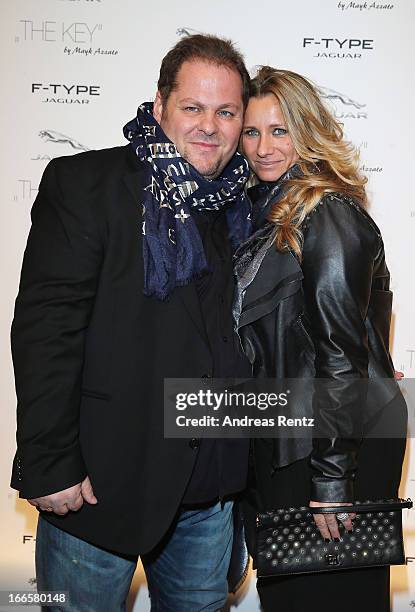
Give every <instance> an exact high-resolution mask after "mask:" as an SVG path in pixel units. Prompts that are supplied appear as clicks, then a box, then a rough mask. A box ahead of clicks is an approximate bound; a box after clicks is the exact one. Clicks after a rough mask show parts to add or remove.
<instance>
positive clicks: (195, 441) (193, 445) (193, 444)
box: [189, 438, 199, 450]
mask: <svg viewBox="0 0 415 612" xmlns="http://www.w3.org/2000/svg"><path fill="white" fill-rule="evenodd" d="M189 446H190V448H193V450H195V449H196V448H199V440H198V439H197V438H192V439H191V440H190V442H189Z"/></svg>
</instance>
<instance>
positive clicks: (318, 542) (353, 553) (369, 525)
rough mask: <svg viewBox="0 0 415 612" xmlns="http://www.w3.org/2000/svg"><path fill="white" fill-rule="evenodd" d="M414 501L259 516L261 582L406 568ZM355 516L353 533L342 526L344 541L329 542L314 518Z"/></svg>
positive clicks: (258, 548) (258, 544)
mask: <svg viewBox="0 0 415 612" xmlns="http://www.w3.org/2000/svg"><path fill="white" fill-rule="evenodd" d="M403 508H412V501H411V500H410V499H408V500H403V499H391V500H381V501H375V502H374V501H367V502H362V503H361V502H355V503H354V504H353V506H336V507H326V508H306V507H302V508H298V509H295V508H288V509H280V510H275V511H272V512H266V513H262V514H258V515H257V560H256V561H257V570H258V572H257V575H258V577H266V576H278V575H284V574H302V573H309V572H323V571H333V570H341V569H351V568H363V567H373V566H376V565H401V564H404V563H405V552H404V547H403V536H402V509H403ZM342 512H356V518H355V519H354V520H353V531H352V532H347V531H346V530H345V528H344V526H343V523H341V522H339V532H340V541H334V540H331V541H330V542H326V541H325V540H324V539H323V537H322V536H321V534H320V531H319V530H318V528H317V527H316V525H315V523H314V519H313V514H317V513H318V514H327V513H334V514H339V513H342Z"/></svg>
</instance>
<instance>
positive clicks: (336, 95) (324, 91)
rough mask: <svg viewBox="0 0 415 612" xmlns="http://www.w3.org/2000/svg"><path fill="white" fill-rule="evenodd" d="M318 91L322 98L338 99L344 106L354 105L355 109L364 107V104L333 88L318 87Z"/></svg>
mask: <svg viewBox="0 0 415 612" xmlns="http://www.w3.org/2000/svg"><path fill="white" fill-rule="evenodd" d="M319 92H320V95H321V97H322V98H324V99H325V100H333V101H335V100H339V101H340V102H341V103H342V104H344V105H345V106H354V107H355V108H357V109H361V108H364V107H365V106H366V104H360V102H356V100H352V99H351V98H349V96H346V95H345V94H342V93H340V92H338V91H336V90H335V89H329V88H328V87H319Z"/></svg>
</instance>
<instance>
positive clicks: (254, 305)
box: [238, 245, 303, 327]
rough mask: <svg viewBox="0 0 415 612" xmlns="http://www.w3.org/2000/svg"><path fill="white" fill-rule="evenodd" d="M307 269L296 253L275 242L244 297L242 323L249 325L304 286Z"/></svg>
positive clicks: (240, 324) (240, 320)
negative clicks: (304, 273)
mask: <svg viewBox="0 0 415 612" xmlns="http://www.w3.org/2000/svg"><path fill="white" fill-rule="evenodd" d="M302 279H303V272H302V270H301V267H300V264H299V263H298V261H297V260H296V258H295V257H294V255H293V254H292V253H291V252H289V251H287V252H285V253H281V252H279V251H277V250H276V249H275V247H274V246H273V245H271V246H270V247H269V248H268V250H267V253H266V255H265V257H264V258H263V260H262V263H261V264H260V266H259V268H258V271H257V273H256V274H255V277H254V279H253V281H252V282H251V283H250V285H249V286H248V287H247V289H246V291H245V293H244V295H243V299H242V311H241V315H240V318H239V323H238V327H242V326H244V325H248V324H249V323H252V321H255V320H256V319H259V318H261V317H263V316H264V315H266V314H268V313H269V312H271V311H272V310H274V309H275V307H276V305H277V304H278V302H279V301H281V300H282V299H284V298H286V297H288V296H289V295H293V294H294V293H296V292H297V291H299V290H300V289H301V281H302Z"/></svg>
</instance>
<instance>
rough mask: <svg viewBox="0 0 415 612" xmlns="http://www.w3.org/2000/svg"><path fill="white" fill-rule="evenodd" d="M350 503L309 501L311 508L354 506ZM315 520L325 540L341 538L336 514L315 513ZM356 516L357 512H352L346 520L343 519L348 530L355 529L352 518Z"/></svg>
mask: <svg viewBox="0 0 415 612" xmlns="http://www.w3.org/2000/svg"><path fill="white" fill-rule="evenodd" d="M352 505H353V504H350V503H347V502H345V503H343V502H340V503H337V502H315V501H311V502H310V503H309V506H310V508H322V507H326V508H330V507H331V506H352ZM313 518H314V522H315V524H316V525H317V527H318V528H319V530H320V533H321V535H322V536H323V538H324V539H325V540H331V539H332V538H333V539H338V538H340V532H339V526H338V524H337V517H336V515H335V514H314V515H313ZM354 518H356V514H355V512H350V513H349V516H348V517H347V519H346V520H344V521H342V523H343V525H344V527H345V529H346V531H353V523H352V520H353V519H354Z"/></svg>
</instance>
